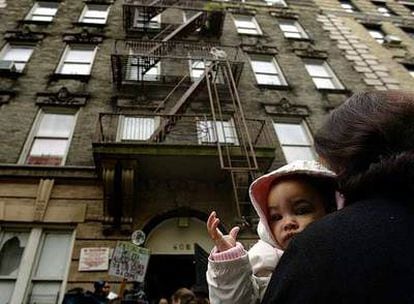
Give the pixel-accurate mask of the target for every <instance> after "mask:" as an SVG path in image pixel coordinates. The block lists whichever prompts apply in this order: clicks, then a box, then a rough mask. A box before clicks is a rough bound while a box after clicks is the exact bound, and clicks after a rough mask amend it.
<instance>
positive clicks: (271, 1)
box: [263, 0, 288, 7]
mask: <svg viewBox="0 0 414 304" xmlns="http://www.w3.org/2000/svg"><path fill="white" fill-rule="evenodd" d="M263 1H264V2H266V4H267V5H274V6H280V7H287V6H288V5H287V3H286V1H285V0H263Z"/></svg>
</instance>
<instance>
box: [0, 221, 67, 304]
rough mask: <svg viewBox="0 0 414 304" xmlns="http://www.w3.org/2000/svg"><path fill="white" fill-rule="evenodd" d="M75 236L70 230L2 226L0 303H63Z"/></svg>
mask: <svg viewBox="0 0 414 304" xmlns="http://www.w3.org/2000/svg"><path fill="white" fill-rule="evenodd" d="M72 239H73V232H71V231H57V230H56V231H52V230H46V229H43V228H33V229H27V230H18V229H7V228H6V229H2V230H1V231H0V303H28V304H34V303H45V304H49V303H50V304H51V303H60V302H61V301H62V298H63V294H64V286H63V284H62V283H63V282H64V280H65V279H66V277H67V273H68V270H69V264H70V254H71V249H72ZM56 252H59V254H56ZM17 281H18V282H19V284H16V282H17Z"/></svg>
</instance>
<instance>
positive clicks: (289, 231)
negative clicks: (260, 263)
mask: <svg viewBox="0 0 414 304" xmlns="http://www.w3.org/2000/svg"><path fill="white" fill-rule="evenodd" d="M267 206H268V210H269V226H270V229H271V230H272V233H273V236H274V238H275V239H276V242H277V243H278V244H279V246H280V247H281V249H283V250H285V249H286V248H287V246H288V245H289V242H290V240H291V238H292V237H293V236H294V235H296V234H297V233H299V232H301V231H303V229H305V228H306V226H308V225H309V224H310V223H312V222H314V221H316V220H318V219H320V218H321V217H323V216H324V215H325V214H326V211H325V208H324V205H323V200H322V196H321V195H320V194H319V192H318V191H317V190H316V189H314V188H313V187H312V186H311V185H309V184H307V183H306V182H304V181H301V180H295V179H292V180H284V181H281V182H280V183H278V184H276V185H275V186H273V188H272V189H271V190H270V192H269V196H268V198H267Z"/></svg>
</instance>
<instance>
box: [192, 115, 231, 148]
mask: <svg viewBox="0 0 414 304" xmlns="http://www.w3.org/2000/svg"><path fill="white" fill-rule="evenodd" d="M197 138H198V143H199V144H200V145H202V144H215V143H217V142H219V143H220V144H230V145H235V146H238V145H239V139H238V135H237V130H236V126H235V125H234V121H233V118H231V119H229V120H225V121H221V120H216V121H215V123H214V121H213V120H205V119H199V120H197Z"/></svg>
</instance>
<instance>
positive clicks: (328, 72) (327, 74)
mask: <svg viewBox="0 0 414 304" xmlns="http://www.w3.org/2000/svg"><path fill="white" fill-rule="evenodd" d="M304 63H305V69H306V71H307V72H308V74H309V76H310V77H311V78H312V81H313V83H314V84H315V86H316V88H317V89H322V90H323V89H328V90H343V89H344V86H343V85H342V83H341V82H340V81H339V79H338V78H337V77H336V75H335V73H334V71H333V70H332V68H331V67H330V66H329V64H328V62H327V61H326V60H323V59H311V58H306V59H304ZM310 65H316V66H318V67H320V68H322V69H323V72H324V75H316V74H315V72H314V71H312V70H311V67H310ZM318 80H329V81H330V83H331V84H332V87H327V86H322V85H321V84H320V83H318Z"/></svg>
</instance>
